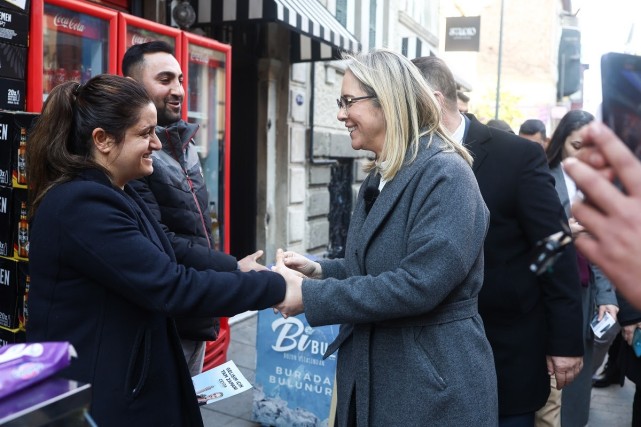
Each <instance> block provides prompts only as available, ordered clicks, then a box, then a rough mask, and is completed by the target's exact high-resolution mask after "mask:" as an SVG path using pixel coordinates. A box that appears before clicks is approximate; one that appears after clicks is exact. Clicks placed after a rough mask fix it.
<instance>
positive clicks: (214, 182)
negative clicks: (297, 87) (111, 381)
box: [181, 32, 231, 370]
mask: <svg viewBox="0 0 641 427" xmlns="http://www.w3.org/2000/svg"><path fill="white" fill-rule="evenodd" d="M181 51H182V58H181V64H182V66H183V67H182V69H183V72H184V80H183V83H184V86H185V97H186V107H187V108H185V109H183V115H184V116H185V117H184V119H185V120H187V121H188V122H190V123H198V124H199V125H200V130H199V131H198V133H197V134H196V147H197V149H198V153H199V155H200V159H201V162H202V166H203V174H204V176H205V182H206V183H207V189H208V190H209V204H210V214H211V216H212V234H213V235H214V242H215V243H216V249H218V250H223V251H225V252H229V238H228V237H227V236H229V220H228V218H229V179H230V173H229V161H230V158H229V153H230V149H229V144H230V139H229V129H230V111H231V47H230V46H229V45H225V44H222V43H218V42H216V41H215V40H212V39H208V38H205V37H200V36H198V35H195V34H192V33H187V32H183V33H182V49H181ZM229 341H230V336H229V324H228V322H227V319H226V318H223V319H221V325H220V335H219V336H218V339H217V340H216V341H214V342H209V343H207V351H206V353H205V364H204V368H203V369H204V370H208V369H211V368H213V367H214V366H217V365H219V364H221V363H223V362H225V361H226V360H227V347H228V346H229Z"/></svg>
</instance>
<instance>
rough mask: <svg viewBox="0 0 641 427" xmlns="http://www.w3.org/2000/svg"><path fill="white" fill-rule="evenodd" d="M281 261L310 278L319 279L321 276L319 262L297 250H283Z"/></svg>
mask: <svg viewBox="0 0 641 427" xmlns="http://www.w3.org/2000/svg"><path fill="white" fill-rule="evenodd" d="M283 262H284V264H285V266H287V267H288V268H291V269H292V270H296V271H298V272H300V273H302V274H304V275H305V276H307V277H309V278H310V279H321V278H322V277H323V272H322V268H321V265H320V264H319V263H317V262H315V261H312V260H310V259H309V258H307V257H304V256H303V255H301V254H299V253H297V252H293V251H287V252H283Z"/></svg>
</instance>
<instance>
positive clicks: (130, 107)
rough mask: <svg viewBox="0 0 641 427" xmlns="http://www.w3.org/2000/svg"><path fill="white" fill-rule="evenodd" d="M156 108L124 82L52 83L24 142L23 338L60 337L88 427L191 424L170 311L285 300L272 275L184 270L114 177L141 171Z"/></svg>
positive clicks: (102, 78) (191, 407)
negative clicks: (85, 391)
mask: <svg viewBox="0 0 641 427" xmlns="http://www.w3.org/2000/svg"><path fill="white" fill-rule="evenodd" d="M155 128H156V108H155V106H154V104H153V103H152V101H151V100H150V98H149V96H148V95H147V93H146V92H145V89H144V88H143V87H142V86H141V85H139V84H138V83H137V82H135V81H134V80H132V79H128V78H125V77H119V76H114V75H107V74H103V75H99V76H96V77H94V78H92V79H90V80H89V81H88V82H87V83H86V84H82V85H81V84H78V83H75V82H68V83H63V84H61V85H59V86H56V87H55V88H54V89H53V90H52V91H51V93H50V94H49V97H48V98H47V101H46V102H45V104H44V107H43V112H42V115H41V116H40V117H39V119H38V120H37V122H36V124H35V126H34V128H33V131H32V134H31V137H30V140H29V146H28V147H27V157H28V159H29V160H28V168H29V179H30V183H29V185H30V192H29V193H30V199H31V211H30V216H31V228H30V232H31V233H30V238H31V241H30V253H29V255H30V260H29V270H30V275H31V284H30V289H29V323H28V325H27V341H29V342H39V341H68V342H70V343H71V344H72V345H73V346H74V347H75V349H76V351H77V353H78V358H77V359H73V360H72V361H71V365H70V366H69V367H68V368H66V369H64V370H63V371H61V375H63V376H65V377H67V378H70V379H73V380H77V381H81V382H83V383H90V384H91V386H92V402H91V408H90V413H91V415H92V417H93V418H94V419H95V421H96V423H97V424H98V425H100V426H121V425H136V426H138V425H140V426H142V425H145V426H151V425H154V426H156V425H163V426H169V425H172V426H202V419H201V416H200V411H199V409H198V403H197V400H196V394H195V391H194V387H193V384H192V382H191V378H190V375H189V371H188V369H187V364H186V362H185V358H184V357H183V354H182V349H181V346H180V341H179V337H178V332H177V329H176V324H175V321H174V317H175V316H181V315H185V314H191V315H194V316H203V317H204V316H208V317H214V316H232V315H234V314H237V313H241V312H243V311H246V310H255V309H263V308H267V307H270V306H272V305H274V304H276V303H277V302H280V301H281V300H282V299H283V298H284V297H285V288H286V284H285V282H284V281H283V279H282V277H280V276H279V275H278V274H275V273H272V272H269V271H263V272H248V273H242V272H240V271H234V272H224V273H223V272H215V271H213V270H205V271H196V270H194V269H189V268H186V267H184V266H183V265H181V264H178V263H177V262H176V258H175V256H174V252H173V250H172V247H171V244H170V242H169V239H168V238H167V236H166V235H165V233H164V232H163V230H162V228H161V226H160V224H159V223H158V222H157V221H156V220H155V218H154V216H153V215H152V214H151V213H150V211H149V209H148V208H147V205H146V204H145V203H144V202H143V200H142V199H141V198H140V196H138V194H137V193H136V192H135V191H134V190H133V189H132V188H131V187H130V186H129V185H128V184H127V183H128V182H129V181H130V180H133V179H137V178H140V177H141V176H145V175H149V174H150V173H151V172H152V171H153V159H152V157H151V153H152V152H153V151H155V150H158V149H160V146H161V144H160V141H159V140H158V138H157V136H156V133H155Z"/></svg>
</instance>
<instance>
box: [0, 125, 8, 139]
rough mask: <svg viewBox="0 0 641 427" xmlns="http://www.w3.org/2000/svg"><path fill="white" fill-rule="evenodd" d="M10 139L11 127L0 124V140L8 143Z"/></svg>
mask: <svg viewBox="0 0 641 427" xmlns="http://www.w3.org/2000/svg"><path fill="white" fill-rule="evenodd" d="M8 138H9V125H8V124H6V123H0V139H2V140H4V141H6V140H7V139H8Z"/></svg>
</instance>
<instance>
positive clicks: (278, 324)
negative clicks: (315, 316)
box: [272, 317, 329, 354]
mask: <svg viewBox="0 0 641 427" xmlns="http://www.w3.org/2000/svg"><path fill="white" fill-rule="evenodd" d="M279 328H280V332H279V333H278V337H277V338H276V344H275V345H273V346H272V349H273V350H274V351H278V352H285V351H290V350H298V351H305V350H307V349H309V350H310V352H311V353H312V354H324V353H325V351H327V347H328V346H329V344H328V343H327V342H321V341H317V340H312V339H310V338H309V335H307V334H304V333H303V332H305V326H304V325H303V322H301V321H300V320H298V319H296V318H295V317H289V318H287V319H277V320H275V321H273V322H272V330H273V331H276V330H277V329H279Z"/></svg>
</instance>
